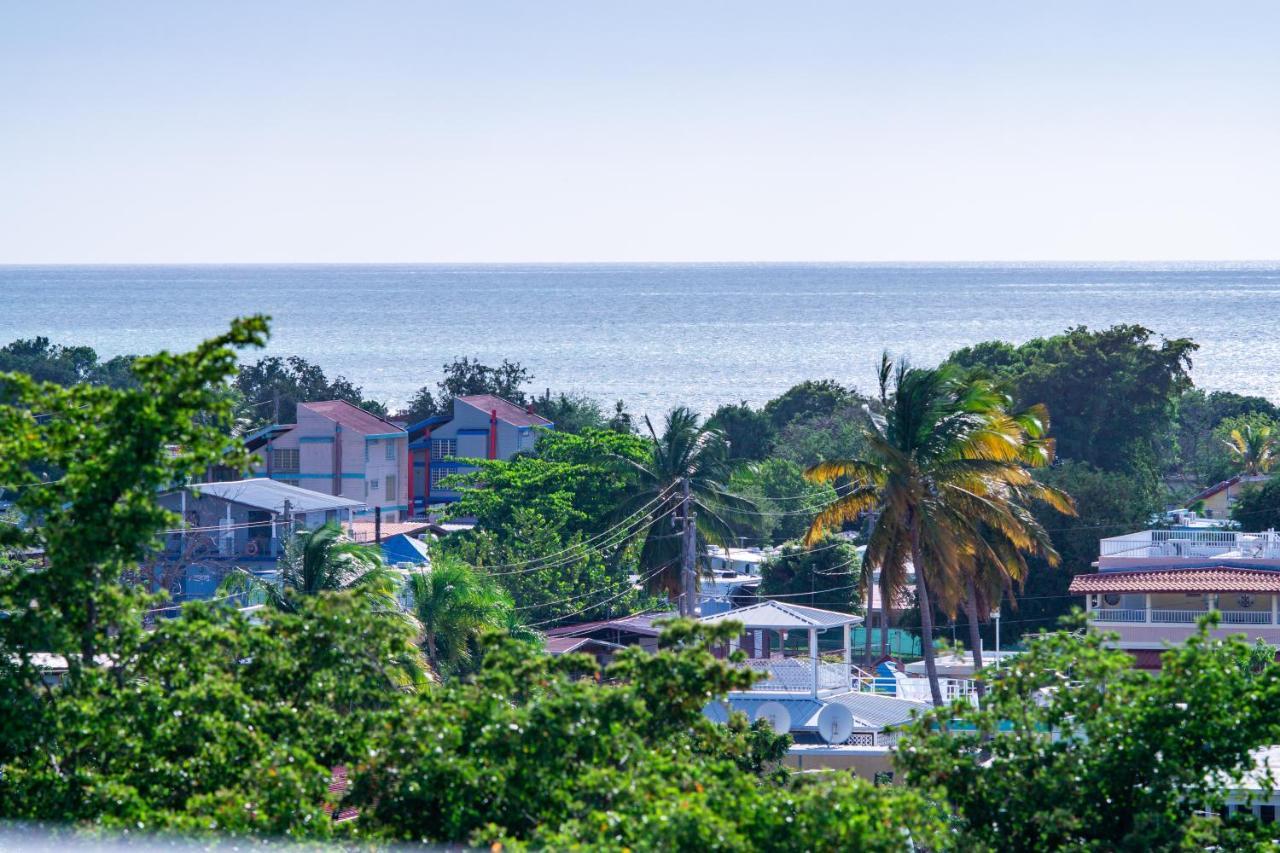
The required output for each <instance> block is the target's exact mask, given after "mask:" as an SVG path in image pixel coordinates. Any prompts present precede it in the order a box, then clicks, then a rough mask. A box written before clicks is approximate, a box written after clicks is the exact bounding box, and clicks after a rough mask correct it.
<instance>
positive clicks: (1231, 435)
mask: <svg viewBox="0 0 1280 853" xmlns="http://www.w3.org/2000/svg"><path fill="white" fill-rule="evenodd" d="M1275 427H1276V424H1275V422H1274V421H1272V420H1271V419H1270V418H1268V417H1266V416H1265V415H1252V416H1250V415H1246V416H1243V417H1235V418H1227V419H1225V420H1223V421H1222V423H1220V424H1218V426H1217V427H1215V428H1214V430H1213V435H1214V438H1217V439H1218V440H1219V441H1220V442H1221V443H1222V447H1223V448H1224V449H1225V450H1226V452H1227V458H1228V459H1230V461H1231V465H1232V467H1233V468H1234V469H1235V471H1236V472H1237V473H1240V474H1244V475H1245V476H1249V477H1253V476H1257V475H1259V474H1267V473H1269V472H1270V471H1271V468H1272V467H1273V466H1274V465H1275V462H1276V429H1275Z"/></svg>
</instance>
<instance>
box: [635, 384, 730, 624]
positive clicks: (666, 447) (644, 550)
mask: <svg viewBox="0 0 1280 853" xmlns="http://www.w3.org/2000/svg"><path fill="white" fill-rule="evenodd" d="M644 423H645V426H646V427H648V429H649V439H650V441H649V453H648V458H647V459H644V460H643V461H637V460H635V459H632V458H628V457H622V456H619V457H617V461H618V463H619V465H621V466H622V467H623V469H624V470H630V471H631V472H632V473H633V474H634V476H635V485H634V486H633V487H632V488H631V489H630V492H629V494H628V495H627V496H626V497H625V498H624V499H623V500H622V501H620V502H619V504H618V505H617V507H615V509H614V511H613V513H612V516H611V520H612V521H613V522H614V523H615V524H621V525H625V526H624V527H623V528H622V529H621V531H620V535H621V536H622V538H623V541H625V542H628V543H633V544H635V545H636V547H637V548H638V560H639V569H640V573H641V575H642V576H643V577H644V578H645V585H646V587H647V588H648V589H650V590H651V591H654V592H665V593H666V594H667V596H668V597H669V598H671V599H679V600H680V602H681V611H682V612H683V613H685V614H686V615H690V614H692V612H693V602H692V600H689V599H686V598H684V597H682V596H681V595H680V592H681V580H680V579H681V571H680V566H681V539H680V533H679V530H678V529H677V528H676V527H675V524H674V522H673V519H674V518H677V517H679V516H680V514H681V513H682V511H683V510H682V507H683V494H682V485H683V483H684V482H686V481H687V482H688V485H689V492H690V504H691V506H690V510H691V512H692V513H695V514H696V519H695V524H696V527H697V534H698V535H699V536H700V537H701V538H702V539H704V540H706V541H709V542H712V543H714V544H717V545H724V546H731V545H733V542H734V528H735V524H736V525H739V526H745V525H744V523H743V516H744V514H745V513H750V512H754V511H755V507H754V504H752V502H751V501H749V500H747V499H745V498H741V497H738V496H736V495H733V494H732V493H730V492H729V489H728V483H729V476H730V474H731V470H732V469H731V466H730V464H729V459H728V457H729V454H728V448H727V447H726V446H725V442H724V435H723V433H721V432H720V431H718V430H714V429H708V428H707V427H705V426H703V425H702V424H700V423H699V419H698V416H697V415H696V414H694V413H693V412H692V411H690V410H689V409H686V408H684V407H679V408H675V409H672V410H671V412H670V413H669V414H668V415H667V420H666V425H665V428H664V429H663V432H662V435H661V436H659V435H658V433H657V431H656V430H655V429H654V428H653V423H652V422H651V421H650V420H649V418H648V417H647V416H646V417H645V419H644ZM690 592H692V590H691V591H690Z"/></svg>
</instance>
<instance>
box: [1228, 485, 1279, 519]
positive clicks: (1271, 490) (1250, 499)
mask: <svg viewBox="0 0 1280 853" xmlns="http://www.w3.org/2000/svg"><path fill="white" fill-rule="evenodd" d="M1231 518H1232V519H1234V520H1235V521H1237V522H1239V523H1240V526H1241V527H1243V528H1244V529H1245V530H1271V529H1280V478H1278V477H1272V478H1271V479H1270V480H1268V481H1267V482H1265V483H1263V484H1262V485H1260V486H1254V487H1253V488H1249V489H1245V490H1244V491H1243V492H1241V494H1240V497H1238V498H1237V499H1236V502H1235V505H1234V506H1232V507H1231Z"/></svg>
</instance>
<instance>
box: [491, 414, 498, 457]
mask: <svg viewBox="0 0 1280 853" xmlns="http://www.w3.org/2000/svg"><path fill="white" fill-rule="evenodd" d="M489 458H490V459H497V458H498V410H497V409H494V410H493V411H491V412H489Z"/></svg>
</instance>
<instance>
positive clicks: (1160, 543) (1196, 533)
mask: <svg viewBox="0 0 1280 853" xmlns="http://www.w3.org/2000/svg"><path fill="white" fill-rule="evenodd" d="M1227 552H1238V553H1239V555H1240V556H1241V557H1244V558H1248V559H1256V560H1263V559H1265V560H1276V559H1280V533H1276V531H1274V530H1267V531H1264V532H1261V533H1244V532H1242V531H1237V530H1143V531H1140V532H1138V533H1127V534H1125V535H1124V536H1112V537H1109V538H1107V539H1103V540H1101V541H1100V542H1099V543H1098V553H1099V554H1100V555H1101V556H1103V557H1193V558H1194V557H1216V556H1220V555H1222V554H1225V553H1227Z"/></svg>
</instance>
